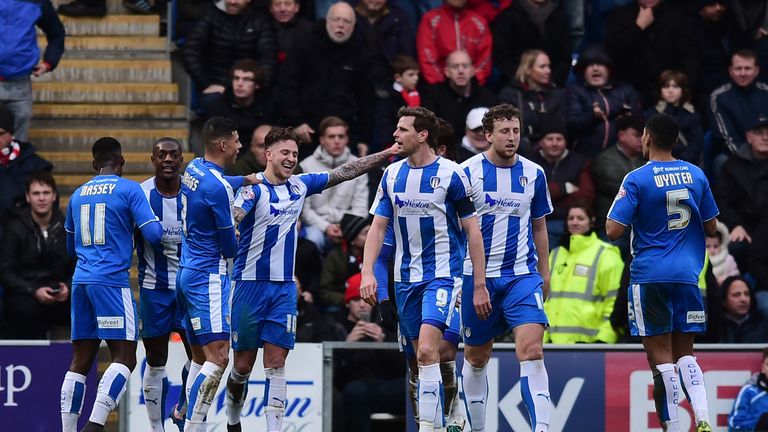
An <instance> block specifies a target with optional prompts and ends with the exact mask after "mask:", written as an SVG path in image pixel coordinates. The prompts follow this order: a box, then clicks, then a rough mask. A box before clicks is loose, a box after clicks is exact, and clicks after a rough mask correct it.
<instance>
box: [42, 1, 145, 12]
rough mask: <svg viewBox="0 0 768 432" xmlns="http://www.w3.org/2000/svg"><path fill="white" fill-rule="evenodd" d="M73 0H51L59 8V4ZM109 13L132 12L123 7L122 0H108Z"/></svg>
mask: <svg viewBox="0 0 768 432" xmlns="http://www.w3.org/2000/svg"><path fill="white" fill-rule="evenodd" d="M71 1H72V0H51V3H53V7H54V8H57V7H59V5H62V4H67V3H69V2H71ZM107 13H108V14H128V13H130V12H129V11H128V10H127V9H126V8H124V7H123V2H122V0H107Z"/></svg>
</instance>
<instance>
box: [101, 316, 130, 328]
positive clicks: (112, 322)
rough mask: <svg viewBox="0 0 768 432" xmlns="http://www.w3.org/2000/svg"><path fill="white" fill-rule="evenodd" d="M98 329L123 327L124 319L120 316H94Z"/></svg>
mask: <svg viewBox="0 0 768 432" xmlns="http://www.w3.org/2000/svg"><path fill="white" fill-rule="evenodd" d="M96 322H97V323H98V325H99V328H100V329H121V328H123V327H125V320H124V319H123V317H121V316H113V317H96Z"/></svg>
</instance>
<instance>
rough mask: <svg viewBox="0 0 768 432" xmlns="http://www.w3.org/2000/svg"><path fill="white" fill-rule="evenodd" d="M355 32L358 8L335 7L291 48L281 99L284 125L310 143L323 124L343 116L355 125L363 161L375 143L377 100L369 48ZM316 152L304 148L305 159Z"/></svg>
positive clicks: (283, 73) (279, 92) (352, 129)
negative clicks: (372, 81) (326, 120)
mask: <svg viewBox="0 0 768 432" xmlns="http://www.w3.org/2000/svg"><path fill="white" fill-rule="evenodd" d="M354 30H355V11H354V10H353V9H352V6H350V5H349V4H347V3H344V2H338V3H336V4H334V5H333V6H332V7H331V8H330V9H329V10H328V16H327V18H326V19H325V20H324V21H321V22H318V23H316V24H315V25H314V27H313V28H312V31H311V32H310V33H309V34H307V35H305V36H303V37H302V38H300V39H297V40H296V42H295V43H294V44H293V46H292V47H291V50H290V51H289V52H288V56H287V57H286V59H285V63H284V64H283V67H282V69H281V76H280V79H279V80H278V81H279V82H278V90H277V99H278V104H279V107H280V110H281V112H282V113H283V114H284V117H285V118H284V122H285V123H287V124H289V125H296V128H295V131H296V133H297V134H298V135H299V137H300V138H301V139H302V140H303V141H304V142H305V143H310V142H313V141H312V135H313V134H314V133H315V129H316V128H317V127H318V124H319V123H320V120H322V119H323V118H325V117H328V116H337V117H340V118H342V119H343V120H344V121H345V122H346V123H347V124H349V125H350V132H351V133H350V136H351V139H352V140H353V142H355V143H356V144H357V145H356V150H357V153H358V155H361V156H362V155H365V154H367V153H368V143H370V140H371V136H369V135H370V134H371V131H372V129H373V104H374V95H373V87H372V85H371V83H370V81H369V80H368V77H369V75H368V68H369V63H368V60H367V50H366V45H365V42H364V41H363V38H362V37H361V35H360V34H359V32H355V31H354ZM312 150H314V149H313V148H312V146H301V147H300V148H299V153H300V156H303V155H305V154H306V152H311V151H312Z"/></svg>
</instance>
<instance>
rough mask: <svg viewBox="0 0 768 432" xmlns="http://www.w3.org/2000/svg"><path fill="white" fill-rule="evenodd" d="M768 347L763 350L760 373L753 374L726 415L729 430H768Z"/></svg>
mask: <svg viewBox="0 0 768 432" xmlns="http://www.w3.org/2000/svg"><path fill="white" fill-rule="evenodd" d="M766 391H768V348H766V349H764V350H763V361H762V363H761V366H760V373H758V374H755V375H754V376H752V378H751V379H750V380H749V382H747V383H746V384H745V385H744V387H742V388H741V390H739V396H738V397H737V398H736V403H735V404H734V405H733V410H732V411H731V415H729V416H728V430H729V431H765V430H768V415H766V414H768V398H765V397H763V396H765V392H766Z"/></svg>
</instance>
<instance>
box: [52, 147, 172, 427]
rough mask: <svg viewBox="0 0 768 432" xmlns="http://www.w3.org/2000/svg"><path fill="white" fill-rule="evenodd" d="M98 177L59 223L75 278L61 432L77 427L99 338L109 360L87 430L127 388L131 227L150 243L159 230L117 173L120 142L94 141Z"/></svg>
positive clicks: (132, 359)
mask: <svg viewBox="0 0 768 432" xmlns="http://www.w3.org/2000/svg"><path fill="white" fill-rule="evenodd" d="M92 153H93V168H94V169H95V170H96V171H98V174H97V175H96V176H95V177H94V178H92V179H91V180H89V181H88V182H86V183H85V184H84V185H82V186H80V187H79V188H77V189H76V190H75V192H74V193H73V194H72V198H71V199H70V201H69V205H68V206H67V218H66V222H65V223H64V228H65V229H66V231H67V250H68V251H69V254H70V255H72V256H73V257H75V256H76V257H77V267H76V268H75V274H74V276H73V278H72V347H73V351H74V352H73V355H72V363H71V365H70V367H69V372H67V374H66V376H65V377H64V382H63V383H62V385H61V423H62V431H63V432H75V431H76V430H77V420H78V417H79V416H80V412H81V411H82V408H83V401H84V397H85V375H87V374H88V371H89V370H90V369H91V367H92V366H93V362H94V360H95V359H96V354H97V353H98V351H99V344H100V342H101V340H106V342H107V346H109V352H110V354H111V356H112V363H110V365H109V367H107V369H106V370H105V371H104V375H103V376H102V378H101V381H99V388H98V393H97V395H96V401H95V403H94V405H93V409H92V410H91V416H90V419H89V421H88V424H87V425H86V426H85V428H84V429H83V430H84V431H87V432H93V431H103V430H104V423H106V421H107V416H108V415H109V413H110V412H111V411H112V410H113V409H115V408H116V407H117V403H118V401H120V398H121V397H122V395H123V394H124V393H125V389H126V384H127V382H128V378H129V377H130V375H131V371H133V369H134V368H135V367H136V339H137V337H138V331H137V330H138V328H137V325H136V303H135V302H134V300H133V296H132V295H131V288H130V286H129V277H128V276H129V275H128V269H129V268H130V267H131V257H132V256H133V234H134V229H135V228H139V229H140V230H141V234H142V235H143V236H144V238H146V239H147V240H148V241H149V243H150V244H151V245H153V246H155V247H158V246H159V245H160V238H161V231H162V230H161V228H160V224H159V223H158V222H157V217H155V215H154V214H153V213H152V209H151V208H150V207H149V203H147V200H146V198H144V194H143V193H142V191H141V187H140V186H139V184H138V183H136V182H134V181H131V180H126V179H123V178H121V176H122V174H123V165H124V164H125V160H124V159H123V156H122V149H121V146H120V143H119V142H118V141H117V140H116V139H114V138H112V137H104V138H99V139H98V140H97V141H96V142H95V143H94V144H93V148H92Z"/></svg>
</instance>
